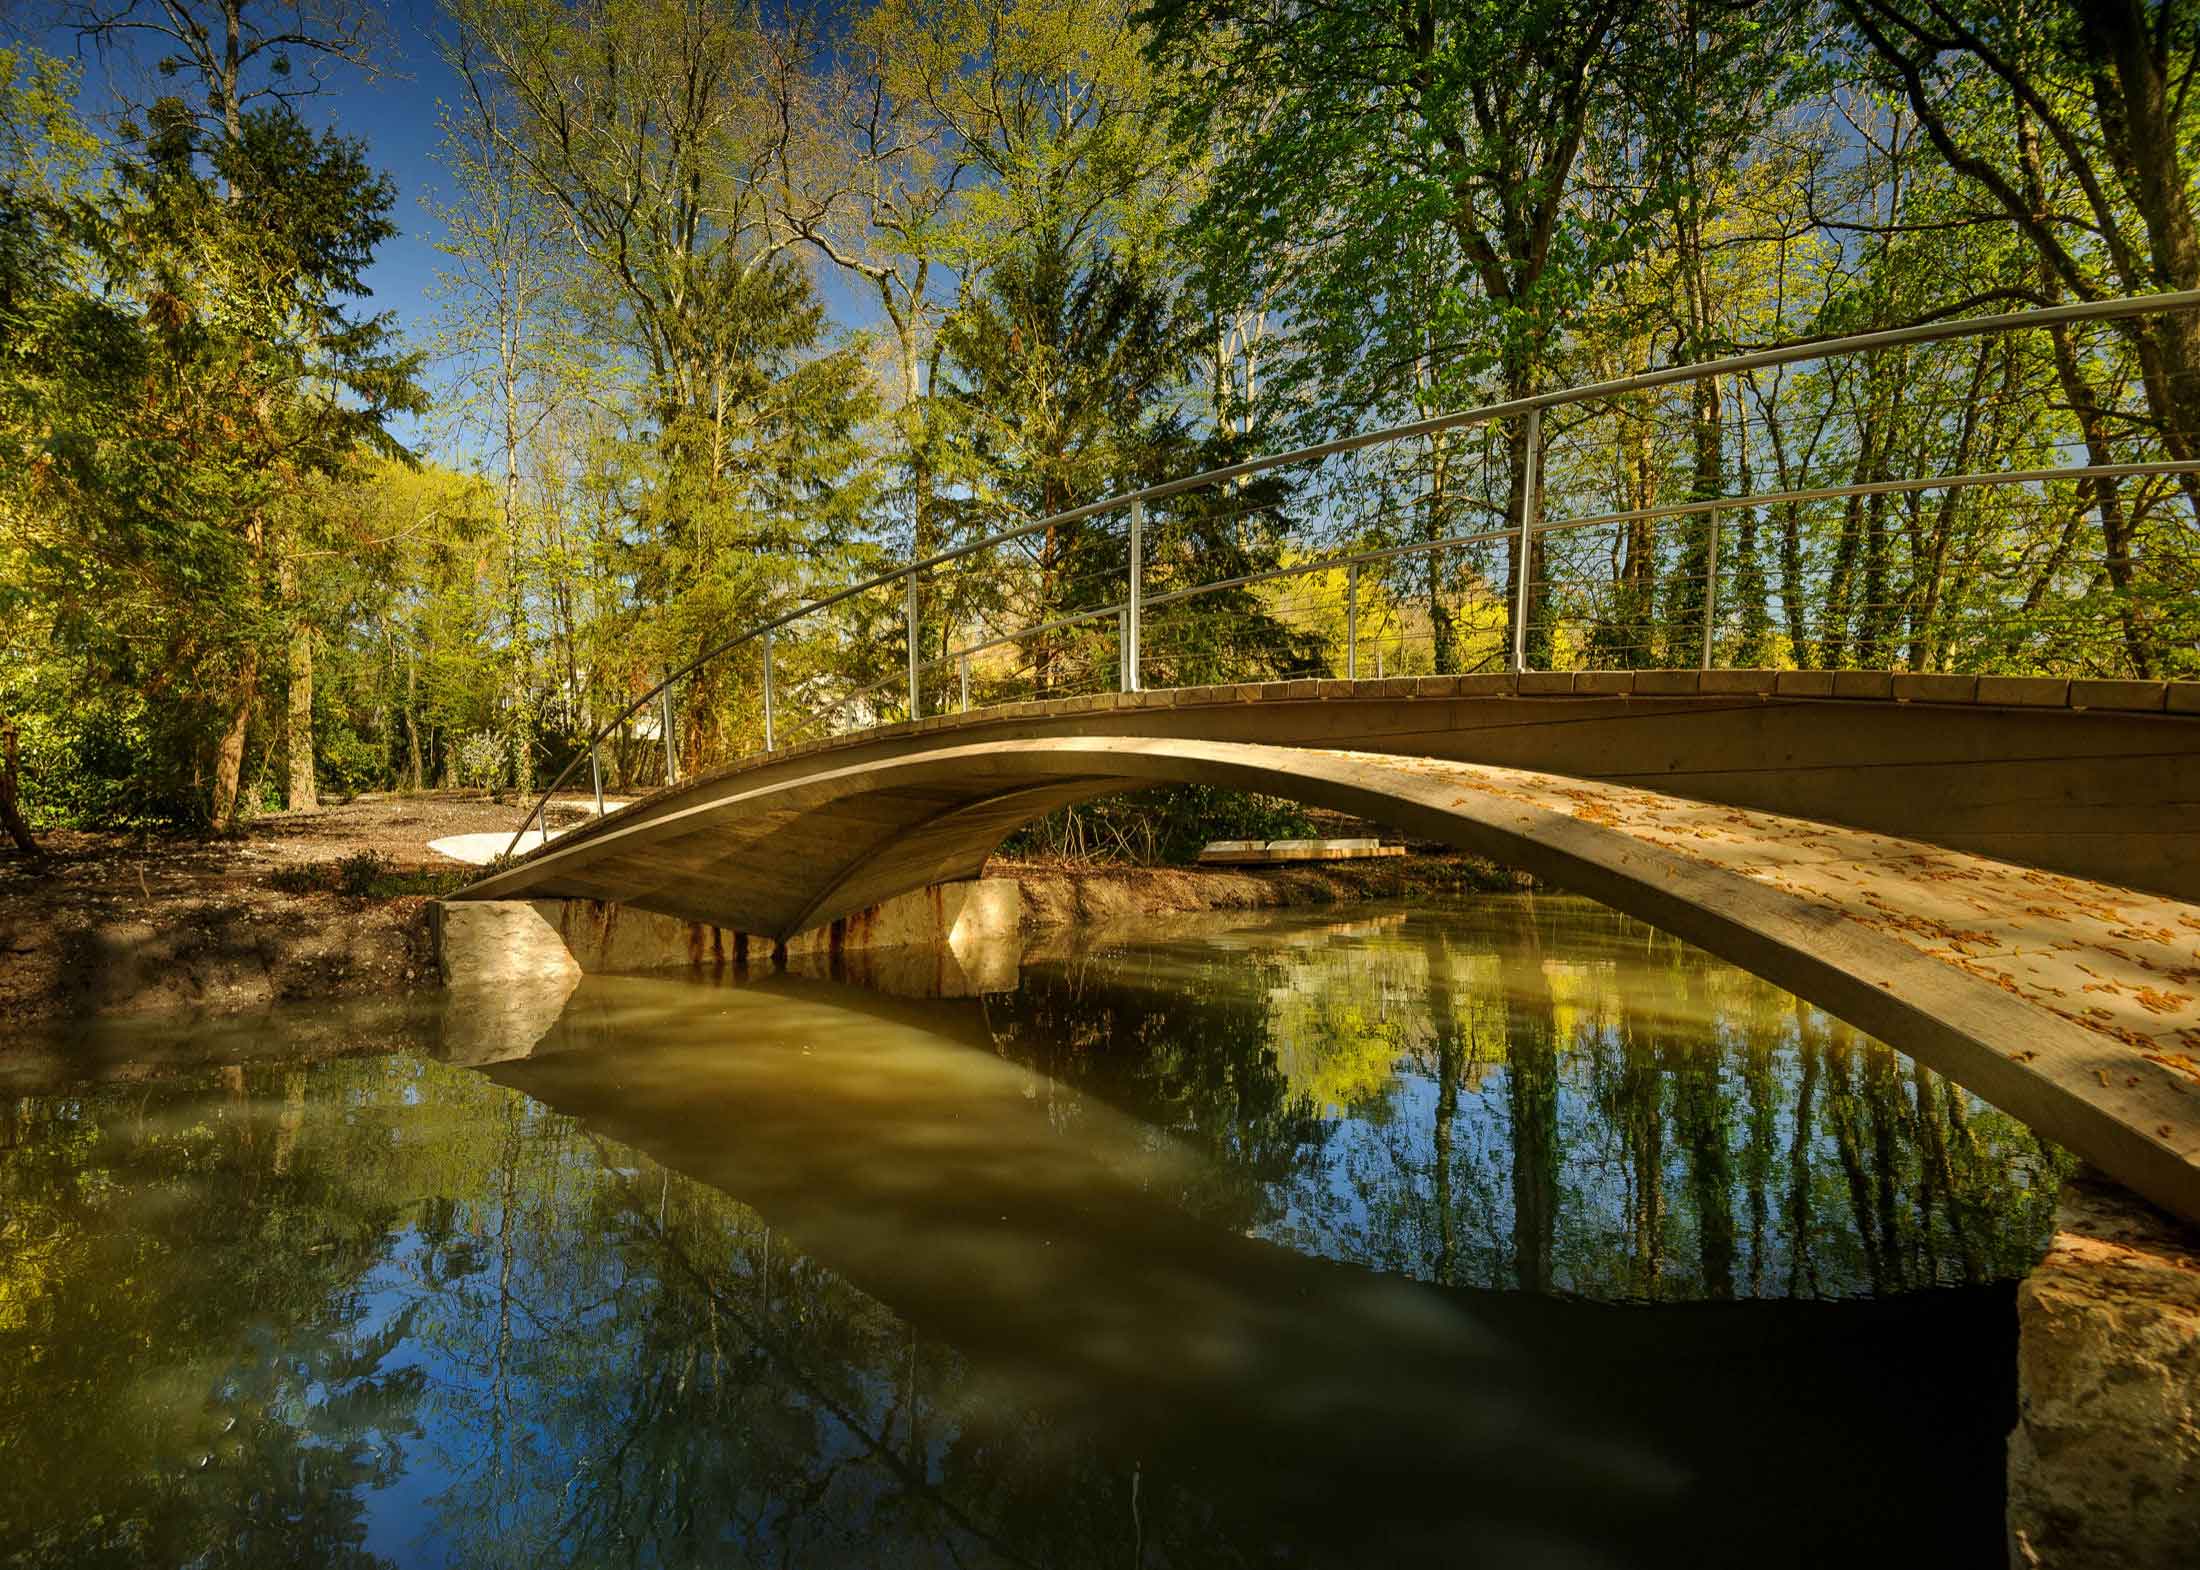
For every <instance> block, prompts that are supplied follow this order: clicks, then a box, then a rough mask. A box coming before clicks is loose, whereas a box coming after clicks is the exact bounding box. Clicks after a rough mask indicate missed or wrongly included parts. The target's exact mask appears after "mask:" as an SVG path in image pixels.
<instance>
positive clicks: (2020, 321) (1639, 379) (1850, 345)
mask: <svg viewBox="0 0 2200 1570" xmlns="http://www.w3.org/2000/svg"><path fill="white" fill-rule="evenodd" d="M2195 308H2200V289H2187V290H2179V291H2175V292H2170V293H2163V294H2152V295H2140V296H2134V297H2129V298H2124V299H2114V300H2088V301H2081V302H2079V303H2077V304H2073V305H2058V306H2046V307H2041V308H2038V309H2034V310H2028V311H2009V312H2002V313H1999V314H1997V315H1993V316H1973V317H1962V318H1958V319H1955V320H1952V321H1945V322H1926V323H1918V324H1915V325H1912V326H1908V327H1894V328H1884V329H1880V330H1878V331H1874V332H1866V333H1851V334H1846V335H1843V336H1840V337H1833V338H1817V339H1804V340H1799V341H1796V342H1793V343H1787V344H1781V345H1778V346H1776V347H1773V348H1769V349H1760V350H1756V351H1753V352H1751V353H1748V354H1741V355H1734V356H1730V357H1728V358H1726V359H1723V360H1710V361H1704V362H1702V363H1700V364H1694V365H1677V366H1668V367H1665V368H1663V369H1660V370H1655V371H1644V372H1640V373H1637V374H1636V375H1633V376H1624V377H1619V378H1616V379H1613V380H1610V381H1604V382H1593V383H1590V384H1588V385H1586V386H1581V387H1571V388H1561V389H1557V390H1554V391H1551V392H1545V393H1534V394H1531V395H1529V396H1526V397H1522V398H1514V399H1509V400H1506V401H1504V402H1501V403H1493V404H1483V405H1480V406H1478V407H1476V408H1473V409H1465V410H1458V411H1454V412H1452V413H1449V414H1441V415H1435V416H1432V417H1430V418H1428V419H1424V420H1416V421H1413V422H1411V423H1408V424H1404V425H1393V426H1386V427H1383V428H1382V429H1380V430H1375V431H1365V432H1360V433H1357V434H1355V435H1352V436H1345V437H1339V438H1337V439H1335V440H1332V441H1327V442H1317V443H1314V444H1312V445H1309V446H1305V447H1297V448H1293V449H1291V450H1289V451H1286V452H1280V453H1272V454H1268V455H1266V456H1264V457H1259V458H1249V459H1246V460H1245V461H1243V462H1241V463H1234V464H1229V465H1225V466H1224V467H1222V468H1219V469H1209V470H1206V471H1204V472H1202V473H1199V474H1194V475H1187V476H1185V477H1183V478H1181V479H1175V480H1166V481H1162V482H1160V483H1158V484H1154V485H1149V486H1145V487H1143V488H1141V489H1139V490H1134V491H1125V492H1123V493H1121V494H1120V495H1116V496H1110V497H1107V498H1104V499H1103V500H1100V501H1095V502H1088V503H1086V504H1085V505H1083V506H1081V507H1073V508H1070V509H1069V510H1067V511H1065V512H1058V513H1054V514H1051V515H1049V516H1047V517H1044V518H1035V519H1031V520H1029V521H1027V522H1024V523H1020V524H1017V525H1015V526H1014V527H1012V528H1008V529H1003V530H1001V531H999V532H998V533H995V534H991V535H987V536H986V537H985V538H983V539H979V540H972V541H969V542H967V543H965V544H962V545H957V546H952V547H950V548H949V549H947V550H944V551H938V552H935V553H934V554H932V555H930V556H926V557H923V558H921V559H919V560H916V561H911V562H907V563H904V564H902V565H900V566H896V567H894V568H892V569H890V570H888V571H886V572H882V573H878V574H875V575H873V576H872V577H869V578H866V579H863V580H862V581H860V582H857V583H854V584H850V585H848V586H846V587H844V588H840V589H836V590H834V591H833V592H832V593H830V594H827V595H824V596H821V597H820V598H818V599H814V600H810V601H807V602H805V603H804V604H802V605H799V606H796V607H794V608H793V609H791V610H787V611H784V612H782V613H780V614H779V615H777V616H774V617H771V618H769V619H768V620H765V621H762V622H758V623H756V624H755V625H753V626H751V627H748V628H747V629H745V630H743V631H741V632H739V633H736V634H734V635H733V636H732V637H730V638H726V639H724V640H722V641H721V642H719V643H716V644H713V645H712V646H711V647H709V648H707V649H705V650H704V651H703V652H702V653H700V654H698V655H696V656H695V657H694V658H693V659H691V660H690V661H688V662H687V663H686V664H685V665H682V666H681V667H680V668H679V669H677V670H675V671H672V672H670V673H669V674H667V675H666V677H665V678H664V680H662V681H660V682H658V683H657V684H656V685H655V686H653V687H651V688H650V689H649V690H648V691H646V692H644V693H643V694H642V695H641V696H640V697H638V698H636V699H634V700H633V701H632V702H631V703H629V704H628V705H627V707H626V708H624V709H622V710H621V711H620V712H619V713H618V714H617V715H615V716H614V717H613V718H612V719H611V720H610V721H609V722H608V723H607V724H605V725H603V726H601V727H599V728H598V729H597V730H596V731H595V733H594V734H592V735H591V736H590V737H589V739H588V745H587V747H586V749H585V750H584V751H576V752H575V754H574V755H573V757H572V758H571V759H570V760H568V761H567V763H566V765H565V767H564V768H563V769H562V770H560V771H559V773H558V776H557V778H555V779H554V780H552V781H551V782H550V784H549V786H548V787H547V788H546V789H545V790H544V791H543V792H542V794H541V795H540V796H538V797H537V798H536V799H535V801H534V804H533V805H532V806H531V807H530V808H529V809H528V812H527V816H526V817H524V818H522V819H521V820H520V824H519V827H518V828H517V829H516V830H515V831H514V832H513V834H512V838H511V840H510V842H509V843H507V844H506V846H505V848H504V855H506V856H510V855H511V854H512V853H513V852H514V851H515V850H517V849H518V848H519V843H520V841H521V840H522V839H524V838H525V837H526V834H527V830H528V829H529V828H530V827H531V826H532V825H533V824H534V823H535V821H536V819H537V818H539V817H542V816H543V814H544V812H545V810H546V809H547V808H548V806H549V803H550V800H551V798H552V797H553V796H555V795H556V794H557V793H558V791H559V790H560V789H562V788H563V787H564V785H565V783H566V781H567V780H569V779H570V778H572V776H573V773H574V771H575V770H576V769H578V768H579V767H580V764H581V759H582V757H583V756H586V757H588V758H589V759H590V760H591V763H592V765H593V760H594V759H595V757H596V753H597V749H598V748H599V747H600V746H601V745H602V744H603V743H604V741H605V740H606V739H608V738H609V737H611V736H612V735H614V734H615V733H616V732H617V731H618V730H619V729H620V728H621V727H623V726H624V725H625V724H626V723H627V721H629V720H631V719H632V718H633V717H634V716H635V715H637V714H639V713H641V712H642V711H643V710H644V709H646V708H647V707H648V706H649V705H650V704H651V703H653V702H655V701H656V700H657V699H658V698H659V697H660V696H661V695H662V694H664V693H665V692H667V691H668V690H670V689H671V688H672V686H673V685H674V684H675V683H677V682H679V681H681V680H682V679H683V678H685V677H687V676H690V675H692V674H694V673H695V672H696V671H698V670H700V669H701V668H702V667H703V666H705V665H707V664H709V663H710V662H711V661H713V660H716V659H717V658H718V657H719V656H721V655H723V654H727V653H730V652H732V651H733V650H734V649H737V648H739V647H741V646H742V645H743V644H746V643H750V642H754V641H756V640H758V639H764V638H768V636H769V635H770V634H771V633H773V632H776V631H778V630H779V629H780V628H782V627H786V626H789V625H791V624H792V623H794V622H796V621H799V620H802V619H803V618H805V617H807V616H811V615H813V614H815V613H817V612H819V611H825V610H830V609H832V608H833V607H834V606H836V605H842V604H845V603H847V602H848V601H850V600H852V599H855V598H856V597H857V596H859V595H862V594H867V593H870V592H871V591H872V590H874V589H880V588H884V587H885V586H887V585H888V584H892V583H895V582H897V581H902V580H907V583H908V588H909V596H910V600H911V603H914V598H915V585H916V577H917V575H918V574H919V573H924V572H928V571H931V570H932V569H933V568H936V567H941V566H945V565H947V564H948V563H950V562H956V561H960V560H962V559H963V558H964V557H967V556H972V555H975V554H977V553H978V552H980V551H986V550H991V549H993V548H994V547H996V546H999V545H1004V544H1007V543H1008V542H1010V541H1012V540H1018V539H1022V538H1024V537H1026V536H1027V535H1031V534H1036V533H1040V532H1042V531H1044V530H1047V529H1052V528H1059V527H1061V526H1063V525H1065V524H1070V523H1076V522H1080V521H1082V520H1084V519H1087V518H1093V517H1098V516H1101V515H1102V514H1105V513H1110V512H1114V511H1117V510H1118V509H1121V508H1123V507H1126V506H1127V507H1130V508H1132V509H1133V511H1134V513H1138V512H1142V510H1143V507H1144V504H1145V503H1147V502H1150V501H1158V500H1160V499H1162V498H1164V497H1168V496H1175V495H1180V494H1182V493H1183V492H1185V491H1189V490H1196V489H1198V488H1200V487H1202V486H1207V485H1214V484H1219V483H1224V482H1227V481H1231V480H1237V479H1243V478H1246V477H1248V476H1251V475H1256V474H1263V473H1266V472H1268V471H1270V470H1273V469H1278V468H1284V467H1289V466H1292V465H1297V464H1303V463H1310V462H1314V461H1316V460H1319V459H1323V458H1330V457H1335V456H1338V455H1339V454H1342V453H1348V452H1356V451H1359V450H1361V449H1363V448H1367V447H1372V446H1377V445H1380V444H1381V443H1384V442H1392V441H1405V440H1411V439H1413V438H1415V437H1420V436H1432V435H1437V434H1440V433H1442V432H1446V431H1454V430H1463V429H1467V428H1469V427H1472V426H1477V425H1487V424H1491V423H1494V422H1498V421H1503V420H1507V419H1510V418H1513V417H1515V416H1521V415H1526V416H1530V417H1534V416H1538V415H1540V413H1541V412H1542V411H1543V410H1545V409H1551V408H1560V407H1566V406H1571V405H1575V404H1582V403H1594V402H1599V401H1602V400H1605V399H1610V398H1619V397H1625V396H1628V395H1631V394H1634V393H1638V392H1645V391H1650V390H1653V389H1656V388H1660V387H1671V386H1676V385H1680V384H1684V383H1688V382H1694V381H1700V380H1702V379H1703V378H1705V377H1716V376H1729V375H1736V374H1739V373H1741V372H1744V371H1753V370H1762V369H1765V368H1767V367H1771V366H1777V365H1792V364H1797V363H1802V362H1806V361H1811V360H1824V359H1833V358H1837V357H1842V356H1848V355H1856V354H1866V353H1870V352H1872V351H1874V350H1878V349H1889V348H1897V347H1902V346H1905V345H1909V344H1920V343H1942V342H1947V341H1949V340H1951V339H1957V338H1970V337H1978V336H1982V335H1985V334H1989V333H1997V332H2008V331H2021V330H2025V329H2028V328H2042V327H2054V326H2061V325H2064V324H2068V323H2074V322H2089V321H2114V320H2122V319H2125V318H2129V317H2134V316H2145V315H2150V314H2152V313H2155V312H2160V311H2180V310H2192V309H2195ZM2193 472H2200V461H2195V462H2181V461H2180V462H2165V463H2150V464H2102V465H2093V466H2088V467H2077V466H2072V467H2069V468H2061V469H2034V470H2021V471H2009V472H2008V473H2007V474H2005V475H1998V476H1997V475H1955V476H1944V477H1940V478H1937V479H1931V480H1900V481H1876V482H1869V483H1866V484H1860V485H1855V486H1833V487H1820V488H1816V489H1813V490H1808V491H1796V492H1777V493H1763V494H1760V495H1757V496H1749V497H1720V498H1713V499H1704V500H1695V501H1690V502H1684V503H1674V504H1671V505H1670V506H1669V507H1663V508H1647V509H1637V510H1635V511H1632V512H1622V513H1610V514H1603V515H1599V516H1596V517H1592V518H1580V519H1561V520H1552V521H1543V520H1538V519H1534V518H1525V519H1522V520H1521V522H1520V523H1519V524H1518V525H1516V526H1510V527H1507V528H1504V529H1500V530H1491V531H1486V532H1482V533H1478V534H1472V535H1460V536H1456V537H1454V538H1452V539H1448V540H1438V541H1423V542H1416V543H1414V544H1411V545H1406V546H1396V547H1389V548H1386V549H1384V550H1381V551H1374V552H1367V553H1363V554H1362V555H1361V556H1359V557H1358V558H1353V557H1339V558H1335V559H1330V560H1324V561H1322V562H1320V563H1312V564H1303V565H1300V566H1297V567H1293V568H1284V569H1278V570H1274V571H1270V572H1264V573H1258V574H1251V575H1247V576H1245V577H1242V578H1237V579H1226V580H1222V581H1220V582H1217V583H1213V584H1203V585H1198V586H1196V587H1193V588H1188V589H1179V590H1172V591H1170V592H1169V593H1168V594H1163V595H1152V596H1146V597H1143V600H1142V607H1141V608H1150V607H1153V606H1156V605H1162V604H1167V603H1171V602H1172V601H1176V600H1182V599H1189V598H1191V597H1193V596H1194V595H1197V594H1203V593H1212V592H1215V591H1218V590H1220V589H1224V588H1233V587H1239V586H1242V585H1243V584H1246V583H1254V582H1260V581H1263V580H1264V579H1268V578H1277V577H1287V576H1292V575H1294V574H1296V573H1304V572H1312V571H1318V570H1325V569H1327V568H1329V567H1335V566H1349V565H1354V564H1355V561H1361V562H1364V561H1372V560H1382V559H1387V558H1390V557H1395V556H1401V555H1409V554H1412V553H1414V552H1416V551H1433V550H1442V549H1446V548H1449V547H1452V546H1455V545H1462V544H1475V543H1491V542H1493V541H1496V540H1502V539H1512V538H1517V537H1519V536H1520V535H1522V534H1523V533H1534V534H1542V533H1548V532H1551V531H1553V530H1557V529H1569V528H1588V527H1592V526H1596V525H1609V524H1613V523H1623V522H1632V521H1641V520H1647V519H1652V518H1658V517H1667V516H1685V515H1688V514H1692V513H1703V512H1716V511H1721V510H1725V509H1729V508H1738V507H1751V506H1765V505H1777V504H1779V503H1781V502H1790V501H1794V502H1800V501H1811V500H1825V499H1831V498H1836V497H1845V496H1858V495H1876V494H1886V493H1889V492H1899V491H1915V490H1934V489H1946V488H1951V487H1954V486H1958V485H1976V484H1992V483H2005V484H2014V483H2036V482H2042V481H2048V480H2058V479H2083V478H2111V477H2120V476H2128V475H2142V474H2177V473H2193ZM1531 489H1532V487H1531ZM1134 522H1135V520H1134ZM1527 588H1528V575H1527V574H1526V573H1522V574H1521V590H1522V592H1523V594H1525V593H1526V591H1527ZM1130 603H1131V602H1130V601H1125V602H1121V603H1119V604H1118V605H1115V606H1111V607H1108V608H1106V609H1104V610H1100V611H1091V612H1079V613H1077V614H1075V615H1073V616H1071V617H1068V618H1065V619H1063V620H1061V621H1059V622H1055V623H1050V624H1048V629H1047V630H1052V629H1054V628H1056V627H1059V626H1065V625H1071V624H1074V623H1075V622H1079V621H1086V620H1093V619H1096V618H1098V617H1101V616H1104V615H1108V614H1120V613H1121V612H1122V611H1124V610H1125V609H1126V608H1127V607H1128V606H1129V604H1130ZM1708 629H1709V619H1708V618H1707V619H1706V637H1707V639H1708V636H1709V630H1708ZM1036 631H1037V629H1029V628H1027V629H1025V630H1024V631H1023V632H1021V633H1019V634H1014V635H1010V636H1006V637H1002V638H996V639H993V640H991V641H990V642H987V643H984V644H979V645H975V646H973V647H972V648H968V649H960V650H955V651H953V652H952V653H950V654H945V655H940V656H936V657H935V658H934V659H933V660H931V661H925V662H919V661H918V660H916V659H915V658H914V657H913V656H914V649H913V647H912V658H911V660H910V664H909V676H910V678H911V684H912V686H914V685H915V682H916V678H917V677H918V675H919V673H920V671H922V670H925V669H930V668H933V667H935V666H938V665H941V664H944V663H945V662H946V661H947V660H949V659H967V658H968V657H969V656H970V655H971V654H973V653H977V652H980V651H982V650H984V649H989V648H994V647H998V646H1000V645H1001V644H1004V643H1009V642H1014V641H1016V639H1017V638H1020V637H1031V636H1033V635H1035V632H1036ZM1516 632H1517V633H1524V632H1525V628H1524V627H1521V628H1518V629H1516ZM1130 636H1131V637H1132V638H1133V639H1134V640H1135V638H1136V633H1135V631H1133V632H1132V633H1131V634H1130ZM1134 647H1135V644H1134ZM881 685H883V684H881ZM669 741H670V738H669V735H668V738H667V742H668V745H669ZM547 828H548V825H547V823H545V839H546V840H547Z"/></svg>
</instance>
